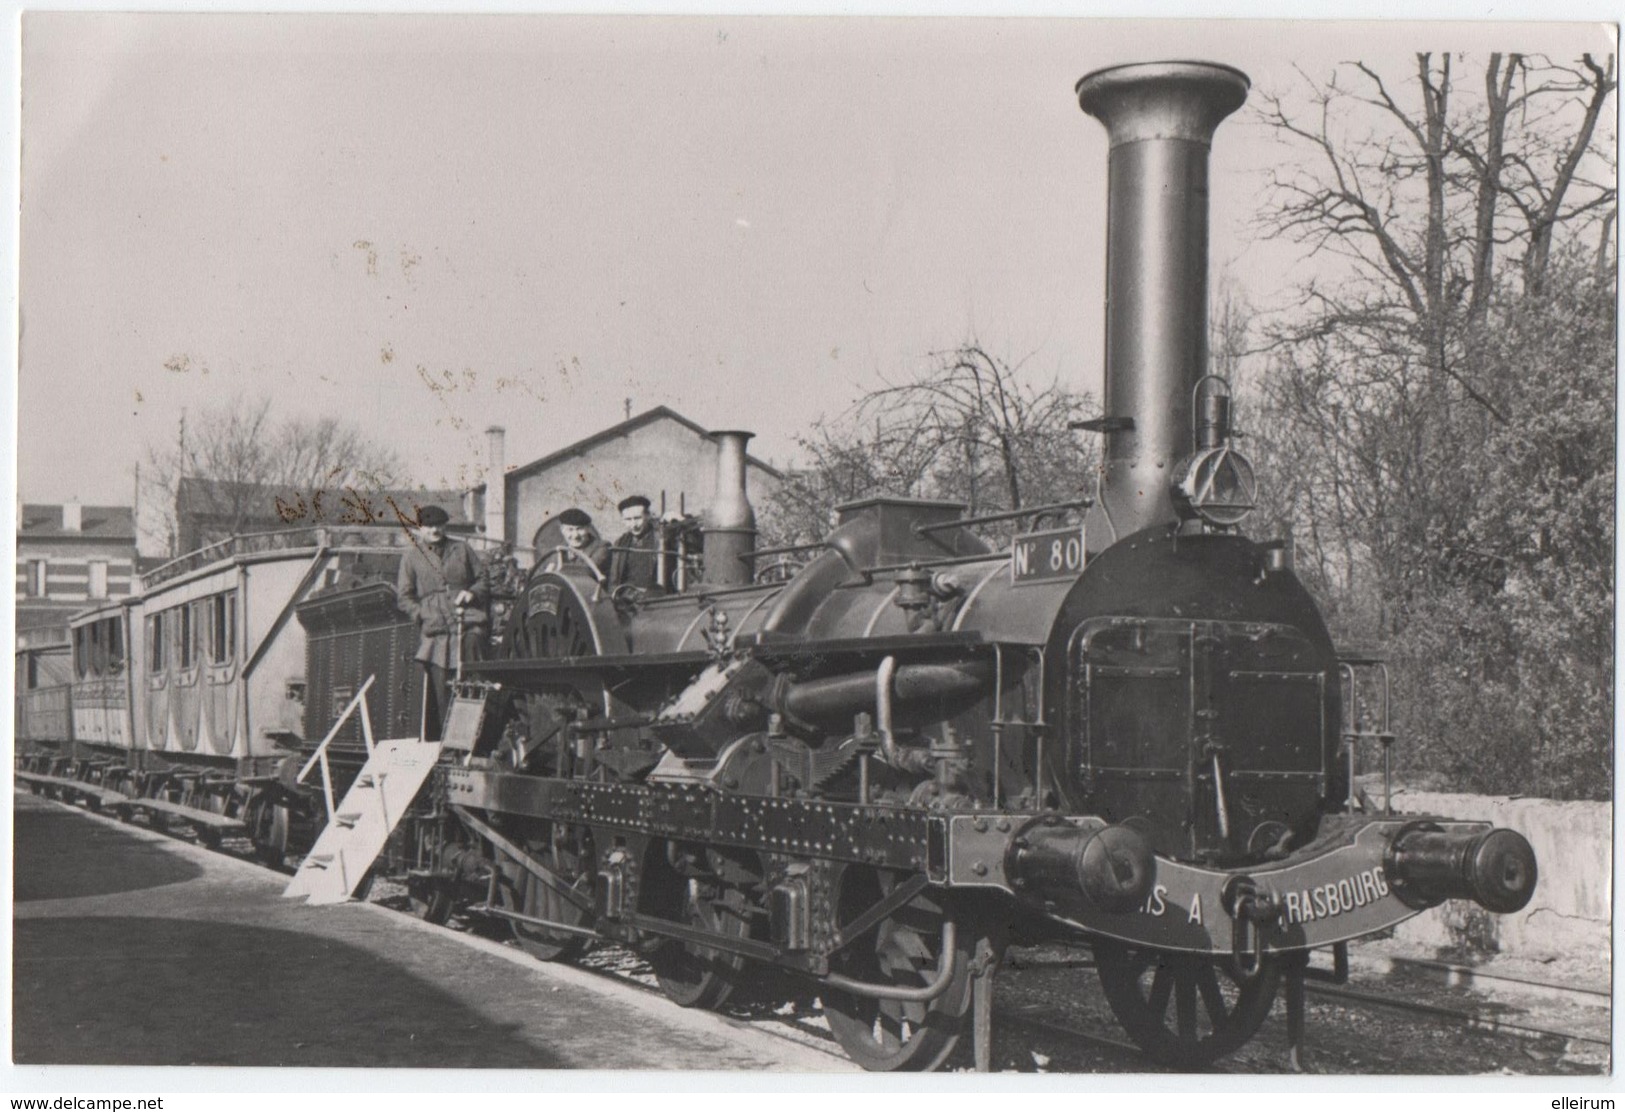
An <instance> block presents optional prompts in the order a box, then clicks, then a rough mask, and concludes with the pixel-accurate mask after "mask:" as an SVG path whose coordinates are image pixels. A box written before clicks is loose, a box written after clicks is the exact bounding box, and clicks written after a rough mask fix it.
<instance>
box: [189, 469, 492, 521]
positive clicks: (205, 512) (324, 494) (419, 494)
mask: <svg viewBox="0 0 1625 1112" xmlns="http://www.w3.org/2000/svg"><path fill="white" fill-rule="evenodd" d="M319 493H320V494H321V501H320V503H317V501H316V499H315V498H314V497H313V492H307V491H300V490H294V489H293V488H291V487H281V486H276V485H274V484H270V483H236V482H230V481H227V480H225V479H205V478H202V477H200V476H196V475H187V476H185V477H183V478H182V479H181V481H180V483H179V484H178V486H177V488H176V491H175V512H176V515H177V516H178V517H181V518H197V517H213V516H217V515H223V514H230V513H232V510H233V507H234V506H253V507H254V510H253V512H252V513H246V514H244V515H243V516H244V517H245V518H247V519H249V520H253V521H267V522H276V523H278V524H287V525H289V526H297V525H323V524H326V525H365V524H369V523H368V522H366V521H361V520H358V517H359V516H361V515H362V514H370V515H371V516H373V517H374V518H375V519H376V520H379V521H382V522H383V523H384V524H388V525H394V524H395V523H396V522H395V519H394V514H393V511H392V510H391V509H390V505H389V503H390V500H392V499H393V501H394V503H395V505H396V506H397V507H399V508H400V510H401V511H402V512H403V513H411V512H413V511H414V510H418V509H422V508H423V507H425V506H439V507H440V508H441V509H443V510H445V511H446V513H447V514H449V515H450V516H451V520H452V523H453V524H454V525H466V524H469V521H468V519H467V518H465V517H464V516H463V497H462V494H461V493H459V492H458V491H455V490H408V489H405V488H402V489H400V490H364V491H356V492H352V491H348V490H344V489H342V488H340V489H337V490H324V491H321V492H319ZM279 500H280V503H281V506H282V507H286V509H287V512H289V513H293V514H296V515H297V516H296V517H294V518H293V519H291V520H290V519H288V518H287V517H285V516H283V514H282V513H281V512H280V511H279V505H278V503H279ZM261 507H263V509H262V508H261Z"/></svg>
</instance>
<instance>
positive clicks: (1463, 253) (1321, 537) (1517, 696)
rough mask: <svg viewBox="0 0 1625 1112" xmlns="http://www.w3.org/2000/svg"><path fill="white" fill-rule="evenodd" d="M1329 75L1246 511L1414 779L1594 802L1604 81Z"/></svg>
mask: <svg viewBox="0 0 1625 1112" xmlns="http://www.w3.org/2000/svg"><path fill="white" fill-rule="evenodd" d="M1466 65H1467V62H1466V61H1465V60H1464V59H1462V58H1460V57H1457V56H1441V57H1434V56H1432V55H1426V54H1423V55H1418V56H1417V58H1416V61H1415V66H1414V70H1413V72H1412V74H1411V75H1410V78H1409V80H1408V81H1399V82H1396V81H1394V80H1392V79H1391V78H1390V77H1388V76H1386V75H1383V74H1380V73H1378V72H1377V71H1376V70H1374V69H1373V68H1372V67H1369V66H1366V65H1363V64H1358V63H1356V64H1352V65H1349V66H1345V67H1341V68H1340V69H1339V70H1338V71H1337V72H1336V73H1335V74H1334V75H1333V76H1332V77H1331V78H1330V79H1329V80H1328V81H1325V82H1322V83H1318V84H1316V83H1311V87H1310V90H1309V95H1308V103H1309V104H1310V105H1311V109H1310V110H1309V111H1303V110H1301V109H1300V108H1297V107H1294V105H1297V104H1299V103H1301V101H1299V100H1297V99H1294V98H1292V97H1290V96H1289V95H1287V94H1284V93H1282V94H1275V95H1269V94H1266V95H1265V96H1264V98H1263V108H1262V112H1263V116H1264V118H1265V120H1266V121H1267V122H1268V123H1270V124H1271V125H1272V126H1273V127H1274V128H1275V130H1276V133H1277V135H1278V137H1279V138H1280V139H1281V140H1282V142H1283V143H1285V144H1286V145H1287V146H1288V148H1289V150H1290V151H1292V152H1295V154H1296V155H1297V156H1298V157H1293V158H1287V159H1284V160H1283V161H1282V163H1281V164H1280V167H1279V168H1278V169H1277V170H1276V171H1275V173H1274V177H1273V191H1272V195H1271V200H1272V203H1271V206H1270V208H1269V209H1268V211H1267V212H1266V214H1265V216H1264V218H1263V223H1264V227H1265V229H1266V230H1267V231H1268V232H1270V233H1271V234H1273V235H1276V236H1279V237H1284V238H1288V239H1291V240H1293V241H1295V242H1298V243H1300V244H1302V245H1303V246H1304V247H1305V248H1306V249H1307V250H1308V252H1309V254H1310V255H1311V256H1312V257H1314V258H1315V260H1316V262H1315V265H1316V266H1317V274H1316V277H1315V278H1314V279H1313V280H1312V281H1310V282H1308V283H1306V284H1305V285H1304V287H1303V288H1302V289H1301V290H1300V296H1299V298H1298V300H1297V301H1296V303H1295V304H1293V305H1291V306H1289V307H1286V308H1285V309H1283V310H1281V311H1278V312H1275V313H1274V314H1272V315H1271V316H1270V317H1269V319H1267V320H1265V321H1263V322H1260V324H1259V326H1258V328H1257V330H1256V333H1257V339H1256V346H1255V349H1254V350H1255V351H1257V352H1258V353H1260V354H1261V355H1262V356H1263V357H1264V358H1265V359H1266V360H1267V370H1266V371H1265V372H1264V373H1263V374H1262V375H1260V376H1259V383H1258V388H1257V391H1256V397H1257V404H1258V405H1259V407H1260V411H1261V412H1260V416H1259V420H1258V422H1257V423H1258V425H1259V426H1260V428H1261V431H1265V432H1266V433H1267V435H1266V436H1265V437H1263V438H1261V439H1262V440H1263V442H1264V443H1266V444H1268V445H1269V448H1268V451H1269V452H1270V453H1271V454H1272V455H1273V457H1274V459H1273V463H1274V464H1275V466H1273V467H1266V468H1265V472H1266V474H1270V475H1278V474H1282V473H1283V472H1284V473H1287V474H1290V476H1291V478H1290V481H1289V482H1288V483H1287V484H1286V486H1285V488H1284V491H1283V492H1282V494H1281V495H1280V496H1279V497H1278V500H1277V501H1276V502H1275V503H1274V504H1272V505H1271V506H1269V507H1267V509H1268V512H1269V513H1271V514H1274V515H1275V516H1276V518H1277V519H1278V520H1281V521H1284V522H1289V523H1291V524H1293V525H1295V526H1296V532H1295V539H1296V540H1297V543H1298V550H1299V553H1300V560H1299V566H1300V568H1301V569H1303V571H1304V574H1305V577H1306V579H1308V580H1309V581H1310V583H1311V584H1312V585H1313V586H1314V587H1315V588H1316V589H1317V590H1319V591H1320V592H1321V593H1322V597H1323V598H1325V599H1326V600H1327V603H1328V610H1329V611H1330V613H1331V615H1332V617H1333V622H1334V628H1335V629H1336V631H1337V632H1338V634H1339V635H1340V636H1342V637H1345V638H1349V639H1360V640H1364V639H1368V638H1372V637H1380V638H1382V639H1384V640H1386V641H1387V642H1388V643H1389V645H1390V649H1391V652H1392V654H1393V656H1394V657H1395V660H1396V665H1397V666H1396V668H1395V669H1394V674H1395V675H1396V677H1397V684H1396V695H1397V696H1398V699H1397V704H1396V710H1397V712H1398V716H1399V719H1400V725H1401V726H1402V728H1403V729H1404V731H1405V732H1406V733H1407V734H1408V736H1409V737H1410V738H1411V739H1412V741H1413V744H1412V745H1411V746H1410V747H1409V748H1408V749H1407V750H1405V751H1404V752H1405V753H1406V754H1408V756H1407V757H1405V758H1404V759H1408V760H1409V761H1410V762H1411V764H1412V766H1413V767H1414V768H1416V769H1418V770H1421V769H1439V770H1443V771H1444V772H1445V773H1446V774H1447V775H1448V776H1449V777H1450V779H1451V782H1452V783H1453V784H1455V785H1456V786H1460V787H1467V788H1474V789H1478V790H1500V791H1522V792H1527V791H1530V790H1538V791H1543V792H1549V793H1552V794H1562V795H1575V794H1592V793H1597V792H1606V791H1607V790H1608V788H1609V785H1610V780H1609V779H1608V778H1607V777H1606V776H1604V775H1599V774H1598V770H1599V769H1606V767H1607V765H1608V758H1609V741H1610V739H1609V725H1610V716H1609V713H1608V699H1607V690H1608V687H1607V677H1611V674H1612V655H1611V653H1612V622H1611V615H1612V609H1613V588H1612V580H1611V570H1612V559H1611V551H1612V544H1613V529H1612V521H1613V517H1612V490H1613V474H1614V460H1613V437H1612V421H1613V404H1612V403H1613V379H1614V371H1615V368H1614V360H1613V343H1614V340H1613V337H1614V314H1613V299H1614V296H1615V290H1614V287H1613V282H1612V267H1611V259H1610V256H1609V250H1608V248H1609V244H1610V242H1611V238H1612V229H1613V223H1614V206H1615V203H1616V195H1615V192H1614V188H1613V164H1614V158H1613V135H1612V131H1611V128H1610V115H1611V108H1609V104H1610V101H1611V98H1612V97H1613V95H1614V91H1615V80H1614V65H1613V61H1612V59H1608V60H1606V61H1603V62H1598V61H1597V60H1595V59H1593V58H1592V57H1591V56H1589V55H1587V56H1584V57H1582V58H1581V59H1579V61H1578V62H1576V63H1574V64H1572V65H1563V64H1557V63H1553V62H1551V61H1550V60H1547V59H1543V58H1537V57H1532V56H1523V55H1516V54H1513V55H1500V54H1495V55H1491V56H1489V58H1488V59H1487V60H1485V61H1484V62H1483V64H1482V69H1481V72H1479V73H1478V74H1477V76H1478V77H1479V78H1481V80H1480V81H1477V82H1476V91H1475V82H1469V83H1467V84H1466V85H1465V86H1461V85H1458V83H1457V74H1458V72H1460V71H1461V70H1462V68H1463V67H1464V66H1466Z"/></svg>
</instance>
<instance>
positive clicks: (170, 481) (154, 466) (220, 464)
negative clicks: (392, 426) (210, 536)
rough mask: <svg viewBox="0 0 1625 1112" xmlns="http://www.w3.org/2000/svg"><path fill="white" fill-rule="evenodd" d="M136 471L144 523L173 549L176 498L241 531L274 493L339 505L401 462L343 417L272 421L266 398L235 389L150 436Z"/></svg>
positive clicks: (397, 475)
mask: <svg viewBox="0 0 1625 1112" xmlns="http://www.w3.org/2000/svg"><path fill="white" fill-rule="evenodd" d="M141 479H142V492H141V495H142V497H141V505H142V516H143V517H144V518H145V519H146V520H145V522H144V523H143V525H144V530H145V532H146V533H147V534H148V535H153V534H156V535H158V536H162V537H164V538H166V540H167V544H168V549H169V552H170V554H171V555H178V552H177V548H178V547H180V546H181V545H182V544H183V543H184V542H185V539H184V538H182V537H181V535H180V534H181V528H180V526H181V511H182V509H183V508H184V509H185V510H186V511H187V512H188V513H190V514H191V515H192V516H194V517H198V518H206V519H208V520H209V521H210V522H211V528H212V529H213V531H215V532H218V533H235V532H241V531H243V530H244V529H245V528H249V527H256V526H257V527H264V523H265V522H266V521H267V520H268V519H273V520H274V519H275V518H276V516H277V511H278V507H277V504H276V499H277V498H278V497H281V498H283V499H284V501H286V500H288V499H290V498H293V497H298V498H301V499H304V500H306V504H307V505H309V504H310V500H317V499H320V498H328V499H330V500H331V501H332V502H333V503H334V509H335V512H337V509H338V504H339V503H341V502H342V501H343V500H344V499H345V498H346V497H347V496H348V497H352V498H356V497H359V498H361V499H363V500H364V499H365V498H366V497H367V496H368V495H369V494H370V493H372V492H376V491H380V490H384V489H387V488H389V487H391V486H395V485H399V484H400V483H401V479H402V468H401V464H400V460H399V458H398V457H397V456H396V454H395V452H394V451H393V450H392V449H389V448H386V447H383V446H381V445H378V444H376V443H374V442H373V441H371V440H369V439H368V438H367V437H366V436H365V434H363V433H362V432H361V431H360V430H359V429H356V428H355V427H354V426H352V425H349V424H347V423H345V422H343V421H339V420H337V419H335V418H331V417H319V418H305V417H290V418H286V419H284V420H280V421H279V420H277V419H275V418H274V416H273V415H272V408H271V400H270V399H269V398H264V397H261V398H245V397H237V398H233V399H231V400H230V401H228V402H226V403H224V404H222V405H220V406H217V407H212V408H207V409H204V410H201V411H200V412H198V413H196V414H195V415H194V414H188V413H183V414H182V415H181V419H180V422H179V424H178V425H177V428H176V434H175V439H174V440H173V441H170V442H168V443H163V444H153V445H149V446H148V448H147V454H146V460H145V463H144V466H143V467H142V469H141ZM182 503H185V506H184V507H183V505H182Z"/></svg>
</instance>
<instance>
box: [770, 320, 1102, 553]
mask: <svg viewBox="0 0 1625 1112" xmlns="http://www.w3.org/2000/svg"><path fill="white" fill-rule="evenodd" d="M1092 404H1093V403H1092V401H1091V399H1090V398H1089V397H1088V395H1086V394H1081V393H1078V392H1076V391H1072V390H1068V389H1066V388H1065V387H1063V386H1062V385H1061V384H1060V382H1059V380H1058V378H1056V377H1054V376H1051V377H1050V378H1048V379H1042V378H1040V377H1039V376H1037V375H1036V374H1034V373H1033V372H1032V370H1031V369H1030V368H1027V367H1026V366H1025V361H1022V362H1017V363H1010V362H1008V361H1006V360H1003V359H1000V358H998V357H996V356H993V355H990V354H989V353H988V352H987V350H986V349H985V348H983V347H982V346H981V345H980V344H979V343H977V342H975V341H974V340H971V341H967V342H966V343H964V344H962V345H960V346H959V347H957V348H954V349H952V350H950V351H941V352H933V353H932V354H931V355H930V356H929V357H928V358H927V361H926V363H925V365H924V367H923V368H922V369H921V370H920V371H919V372H918V373H917V374H915V375H913V376H911V377H909V378H907V379H906V380H904V381H901V382H893V383H888V384H886V385H883V386H882V387H881V388H879V389H878V390H874V391H872V392H870V393H869V394H867V395H865V396H864V397H863V398H861V399H859V401H858V402H857V403H856V404H855V405H854V406H853V407H852V408H851V409H850V410H848V411H847V412H846V413H844V414H842V415H841V416H840V417H839V418H836V419H834V420H832V421H826V422H820V424H818V425H817V426H815V427H814V430H813V432H812V434H811V435H810V436H808V437H806V438H803V439H802V440H801V442H800V443H801V448H802V450H803V452H805V453H806V454H807V456H808V465H807V466H806V467H804V468H802V469H800V470H798V471H796V472H795V473H793V474H792V475H791V476H790V478H789V480H788V481H787V482H786V483H784V484H783V485H782V486H781V487H780V489H779V491H778V494H777V496H776V501H775V504H774V506H772V507H771V508H770V510H769V512H768V513H767V515H766V517H767V520H768V521H769V522H770V523H771V526H772V531H773V533H774V534H775V536H776V537H777V538H778V539H785V540H796V541H801V540H811V539H814V538H816V537H819V536H822V535H823V533H824V532H826V531H827V529H828V525H829V518H830V513H831V510H832V509H833V508H834V506H836V505H838V504H839V503H840V502H843V501H848V500H851V499H853V498H858V497H863V496H865V495H869V494H877V493H889V494H897V495H902V496H907V497H927V498H946V499H952V500H956V501H961V502H964V503H965V504H966V505H967V506H968V507H970V510H971V512H972V513H976V512H986V511H992V510H1000V509H1019V508H1021V507H1023V506H1032V505H1039V504H1042V503H1046V502H1056V501H1068V500H1072V499H1076V498H1078V497H1080V496H1082V495H1084V494H1087V493H1092V489H1093V485H1094V474H1095V456H1094V452H1095V448H1094V446H1093V445H1092V444H1088V443H1080V438H1079V437H1078V436H1077V435H1076V434H1074V433H1073V432H1072V431H1071V430H1070V429H1069V428H1068V424H1069V422H1071V421H1074V420H1077V419H1079V418H1081V417H1083V416H1085V415H1086V414H1087V411H1088V410H1089V409H1090V408H1091V406H1092Z"/></svg>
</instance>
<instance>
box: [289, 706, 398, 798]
mask: <svg viewBox="0 0 1625 1112" xmlns="http://www.w3.org/2000/svg"><path fill="white" fill-rule="evenodd" d="M376 678H377V676H375V675H374V676H368V677H367V678H366V680H365V681H363V682H362V684H361V688H360V690H358V691H357V692H356V693H355V694H354V695H353V696H351V697H350V703H349V705H348V706H346V707H345V708H344V713H343V714H341V715H339V717H338V721H337V722H334V723H333V726H332V728H331V729H329V730H328V731H327V736H326V737H324V738H322V743H321V744H320V745H318V746H317V747H316V752H314V753H312V754H311V755H310V760H308V761H306V762H305V766H304V767H303V768H301V769H300V770H299V775H298V776H295V777H294V778H293V779H294V783H296V784H303V783H304V782H305V777H306V776H309V775H310V770H311V769H312V768H314V767H316V766H317V765H320V766H321V770H322V798H323V799H325V800H326V802H327V821H329V822H332V821H333V812H334V806H333V769H332V766H330V765H329V764H328V761H327V747H328V746H329V745H331V744H332V743H333V739H334V738H336V737H338V736H339V730H340V729H342V728H343V727H344V724H345V723H346V722H348V721H349V720H350V715H352V714H354V713H355V709H356V707H358V706H359V707H360V708H361V740H362V742H363V743H364V744H365V745H366V747H367V759H368V760H371V759H372V748H373V746H372V715H370V714H368V713H367V689H368V688H369V687H371V686H372V681H373V680H375V679H376Z"/></svg>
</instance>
